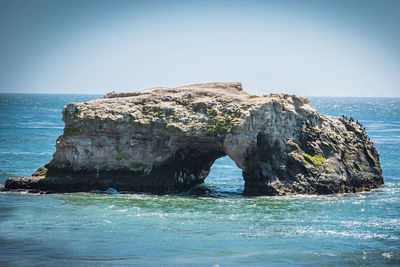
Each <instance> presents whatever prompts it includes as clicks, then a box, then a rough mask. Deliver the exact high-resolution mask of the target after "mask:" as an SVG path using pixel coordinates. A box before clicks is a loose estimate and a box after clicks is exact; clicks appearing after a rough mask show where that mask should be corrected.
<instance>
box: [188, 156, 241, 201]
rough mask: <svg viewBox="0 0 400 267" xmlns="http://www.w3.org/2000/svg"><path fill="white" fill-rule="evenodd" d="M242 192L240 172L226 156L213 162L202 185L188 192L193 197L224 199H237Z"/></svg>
mask: <svg viewBox="0 0 400 267" xmlns="http://www.w3.org/2000/svg"><path fill="white" fill-rule="evenodd" d="M243 192H244V179H243V175H242V170H241V169H240V168H239V167H237V165H236V163H235V162H234V161H233V160H232V159H230V158H229V156H226V155H224V156H222V157H220V158H218V159H216V160H215V161H214V163H213V164H212V166H211V169H210V172H209V174H208V175H207V177H206V178H205V180H204V183H202V184H199V185H196V186H194V187H193V188H192V189H191V190H190V193H191V194H194V195H200V196H210V197H225V198H232V197H237V196H239V195H243Z"/></svg>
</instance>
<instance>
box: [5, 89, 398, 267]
mask: <svg viewBox="0 0 400 267" xmlns="http://www.w3.org/2000/svg"><path fill="white" fill-rule="evenodd" d="M97 97H98V96H95V95H28V94H0V184H2V185H4V181H5V180H6V179H7V178H8V177H11V176H20V175H27V174H31V173H32V172H34V171H35V170H36V169H37V168H38V167H39V166H42V165H44V164H45V163H47V162H48V161H49V160H50V159H51V156H52V153H54V151H55V141H56V138H57V137H58V136H59V135H60V134H61V133H62V128H63V122H62V120H61V110H62V108H63V106H64V105H65V104H66V103H68V102H82V101H87V100H90V99H95V98H97ZM311 104H312V105H313V106H314V107H316V108H317V109H318V110H319V111H320V112H321V113H324V114H329V115H335V116H341V115H342V114H346V115H348V116H352V117H354V118H355V119H356V120H359V121H360V122H361V123H362V124H364V126H365V127H366V129H367V132H368V134H369V136H370V137H371V139H372V140H373V141H374V143H375V145H376V147H377V149H378V151H379V153H380V158H381V165H382V168H383V174H384V178H385V186H384V187H383V188H380V189H378V190H374V191H372V192H365V193H357V194H344V195H331V196H290V197H289V196H287V197H245V196H243V195H242V190H243V179H242V177H241V171H240V170H239V169H238V168H237V167H236V165H235V164H234V163H233V162H232V161H231V160H230V159H229V158H227V157H224V158H220V159H218V160H217V161H216V162H215V164H214V165H213V167H212V171H211V173H210V175H209V177H207V179H206V183H205V184H203V185H200V186H198V187H196V188H194V189H193V190H191V191H190V192H187V193H183V194H179V195H163V196H157V195H149V194H117V192H115V191H113V190H109V192H106V193H77V194H54V195H33V194H22V193H6V192H3V193H0V265H1V266H15V265H29V266H43V265H50V266H86V265H96V266H102V265H113V266H114V265H140V266H147V265H163V266H165V265H166V266H168V265H184V266H231V265H240V266H243V265H245V266H247V265H255V266H257V265H260V266H261V265H262V266H264V265H266V264H270V265H283V266H286V265H322V266H323V265H335V266H336V265H369V264H372V265H382V264H393V265H399V264H400V239H399V238H400V99H399V98H311Z"/></svg>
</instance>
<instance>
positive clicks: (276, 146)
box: [6, 83, 383, 195]
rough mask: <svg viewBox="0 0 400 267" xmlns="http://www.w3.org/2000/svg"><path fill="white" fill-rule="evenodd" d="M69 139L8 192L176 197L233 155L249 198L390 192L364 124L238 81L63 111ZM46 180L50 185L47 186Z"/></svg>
mask: <svg viewBox="0 0 400 267" xmlns="http://www.w3.org/2000/svg"><path fill="white" fill-rule="evenodd" d="M63 120H64V122H65V129H64V134H63V135H62V136H60V137H59V138H58V140H57V144H56V152H55V154H54V155H53V159H52V160H51V161H50V162H49V163H48V164H47V165H46V166H45V168H47V172H46V171H45V169H41V170H39V171H38V172H37V173H36V174H34V177H24V178H20V179H18V178H10V179H9V180H7V182H6V188H10V189H16V188H30V189H39V190H52V191H56V192H70V191H72V192H73V191H89V190H93V189H100V190H105V189H107V188H108V187H113V188H116V189H117V190H128V191H147V192H157V193H162V192H174V191H182V190H187V189H189V188H190V187H192V186H194V185H196V184H200V183H202V182H203V181H204V179H205V178H206V177H207V175H208V173H209V171H210V167H211V166H212V164H213V163H214V161H215V160H216V159H217V158H219V157H222V156H224V155H228V156H229V157H230V158H231V159H232V160H234V161H235V163H236V164H237V166H238V167H239V168H241V169H242V170H243V178H244V180H245V193H247V194H251V195H285V194H296V193H301V194H331V193H343V192H356V191H362V190H370V189H372V188H377V187H379V186H381V185H382V184H383V177H382V170H381V168H380V164H379V155H378V152H377V151H376V149H375V148H374V146H373V144H372V142H371V141H369V138H368V137H367V134H366V133H365V129H363V128H362V126H361V125H359V124H356V123H354V122H350V121H348V120H347V119H344V118H335V117H331V116H325V115H321V114H319V113H318V112H317V111H316V110H315V109H313V108H312V107H310V106H309V105H308V100H307V99H305V98H302V97H298V96H295V95H286V94H270V95H264V96H254V95H250V94H248V93H246V92H244V91H243V90H242V85H241V84H240V83H207V84H196V85H189V86H183V87H178V88H153V89H148V90H143V91H139V92H130V93H115V92H112V93H109V94H107V95H105V96H103V97H102V98H100V99H97V100H93V101H89V102H86V103H70V104H68V105H67V106H66V107H65V108H64V110H63ZM43 177H44V178H43Z"/></svg>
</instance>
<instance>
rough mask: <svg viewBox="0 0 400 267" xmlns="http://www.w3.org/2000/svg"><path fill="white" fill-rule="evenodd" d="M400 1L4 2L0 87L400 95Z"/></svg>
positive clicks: (1, 3)
mask: <svg viewBox="0 0 400 267" xmlns="http://www.w3.org/2000/svg"><path fill="white" fill-rule="evenodd" d="M399 26H400V1H374V0H367V1H313V0H307V1H291V0H287V1H198V2H195V1H105V0H103V1H101V0H100V1H88V0H87V1H47V0H38V1H28V0H27V1H21V0H19V1H9V0H2V1H0V34H1V35H0V36H1V42H0V56H1V58H0V59H1V61H0V68H1V72H0V92H17V93H18V92H19V93H71V94H75V93H87V94H104V93H106V92H110V91H114V90H115V91H135V90H140V89H145V88H151V87H157V86H167V87H176V86H181V85H185V84H192V83H202V82H214V81H240V82H242V83H243V88H244V90H246V91H248V92H250V93H253V94H258V95H261V94H268V93H271V92H283V93H290V94H298V95H305V96H366V97H370V96H381V97H399V96H400V51H399V47H400V33H399V31H400V30H399V29H400V27H399Z"/></svg>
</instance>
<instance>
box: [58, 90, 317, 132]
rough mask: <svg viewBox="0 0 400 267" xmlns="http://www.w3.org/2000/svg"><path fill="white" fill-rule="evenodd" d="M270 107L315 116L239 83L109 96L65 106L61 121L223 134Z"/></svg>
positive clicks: (298, 100)
mask: <svg viewBox="0 0 400 267" xmlns="http://www.w3.org/2000/svg"><path fill="white" fill-rule="evenodd" d="M273 103H280V104H282V105H283V106H284V109H286V110H292V111H295V112H296V111H297V112H298V111H299V110H300V111H301V112H315V110H314V109H312V108H311V107H310V106H309V105H308V103H309V101H308V99H306V98H302V97H298V96H295V95H287V94H270V95H264V96H256V95H250V94H248V93H246V92H244V91H243V90H242V84H241V83H239V82H213V83H204V84H192V85H186V86H181V87H177V88H167V87H156V88H151V89H146V90H142V91H137V92H121V93H119V92H111V93H108V94H106V95H105V96H103V97H101V98H100V99H96V100H92V101H89V102H86V103H71V104H68V105H67V106H66V107H65V109H64V118H63V119H64V121H65V122H66V124H67V125H68V123H69V122H70V121H72V120H74V121H76V120H77V119H78V120H79V118H85V119H95V120H108V119H110V120H113V121H129V122H132V123H138V124H149V123H150V122H154V121H157V122H163V123H166V124H167V126H173V127H177V128H179V129H180V130H183V131H188V130H199V129H201V128H204V127H206V128H207V127H208V128H210V127H213V126H214V127H215V126H217V127H219V128H222V130H224V128H230V127H231V126H233V125H238V124H240V123H241V122H242V120H243V118H244V117H248V116H249V115H250V113H251V112H252V111H254V110H256V109H258V108H259V107H260V106H262V105H265V104H270V105H271V104H273ZM225 130H226V129H225Z"/></svg>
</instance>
